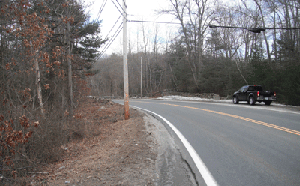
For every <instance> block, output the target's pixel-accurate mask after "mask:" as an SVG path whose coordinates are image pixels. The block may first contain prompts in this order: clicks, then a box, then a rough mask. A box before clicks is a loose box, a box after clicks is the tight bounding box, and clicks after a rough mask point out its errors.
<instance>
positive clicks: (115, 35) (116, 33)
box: [99, 23, 123, 58]
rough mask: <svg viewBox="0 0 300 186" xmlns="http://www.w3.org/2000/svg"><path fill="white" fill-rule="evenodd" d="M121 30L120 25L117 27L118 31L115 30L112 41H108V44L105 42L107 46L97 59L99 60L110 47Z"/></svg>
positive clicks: (121, 25)
mask: <svg viewBox="0 0 300 186" xmlns="http://www.w3.org/2000/svg"><path fill="white" fill-rule="evenodd" d="M122 29H123V24H122V23H121V24H120V25H119V27H118V29H117V30H116V32H115V33H114V35H113V36H112V39H110V40H109V42H107V44H106V45H105V46H104V48H103V50H102V51H101V52H100V55H99V58H101V57H102V55H103V54H104V53H105V52H106V50H107V49H108V48H109V47H110V46H111V45H112V43H113V42H114V41H115V39H116V38H117V37H118V36H119V34H120V32H121V30H122Z"/></svg>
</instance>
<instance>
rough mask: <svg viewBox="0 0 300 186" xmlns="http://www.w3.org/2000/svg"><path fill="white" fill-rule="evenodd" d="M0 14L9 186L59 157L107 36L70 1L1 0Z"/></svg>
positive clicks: (0, 133) (1, 171) (1, 141)
mask: <svg viewBox="0 0 300 186" xmlns="http://www.w3.org/2000/svg"><path fill="white" fill-rule="evenodd" d="M0 11H1V14H0V36H1V41H0V103H1V106H0V177H1V178H0V182H1V183H6V184H13V183H14V181H13V179H11V178H12V177H18V176H24V175H26V174H27V173H28V172H34V171H36V167H37V166H40V165H42V164H43V163H48V162H53V161H56V160H58V159H59V156H60V155H61V151H62V150H63V149H61V148H60V146H61V144H63V143H65V142H66V141H67V140H68V139H69V138H70V135H69V133H70V130H71V128H72V130H76V125H74V122H73V121H72V118H73V109H74V107H76V105H78V104H79V101H80V99H81V97H84V96H87V95H89V91H90V89H89V88H87V86H86V81H85V76H87V75H90V72H89V69H90V68H91V66H92V64H93V62H94V59H95V58H96V57H97V53H98V52H97V48H99V47H100V45H101V44H103V43H104V42H105V40H102V39H101V38H100V36H99V33H100V22H98V21H91V20H90V19H89V17H88V15H87V14H85V11H84V7H83V5H82V4H80V3H79V2H78V1H75V0H71V1H70V0H69V1H64V0H13V1H12V0H1V1H0ZM70 126H71V128H70ZM17 183H18V184H20V183H19V182H17Z"/></svg>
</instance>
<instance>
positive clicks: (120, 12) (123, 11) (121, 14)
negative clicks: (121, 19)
mask: <svg viewBox="0 0 300 186" xmlns="http://www.w3.org/2000/svg"><path fill="white" fill-rule="evenodd" d="M111 2H113V4H114V5H115V7H116V8H117V9H118V11H119V12H120V14H121V15H123V14H124V13H125V12H124V9H123V8H122V7H121V9H122V10H123V12H122V11H121V10H120V9H119V8H120V7H118V5H116V3H115V2H114V1H113V0H111ZM118 3H119V2H118Z"/></svg>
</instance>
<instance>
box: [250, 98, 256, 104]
mask: <svg viewBox="0 0 300 186" xmlns="http://www.w3.org/2000/svg"><path fill="white" fill-rule="evenodd" d="M249 103H250V105H255V99H254V98H253V97H250V98H249Z"/></svg>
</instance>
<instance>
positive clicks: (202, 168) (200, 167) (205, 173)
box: [133, 106, 218, 186]
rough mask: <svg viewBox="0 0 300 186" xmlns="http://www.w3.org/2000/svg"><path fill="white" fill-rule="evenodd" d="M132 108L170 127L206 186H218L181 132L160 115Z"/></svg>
mask: <svg viewBox="0 0 300 186" xmlns="http://www.w3.org/2000/svg"><path fill="white" fill-rule="evenodd" d="M133 108H137V109H140V110H144V111H146V112H149V113H151V114H154V115H156V116H158V117H159V118H161V119H162V120H163V121H164V122H166V123H167V124H168V125H169V126H170V127H171V129H172V130H173V131H174V132H175V134H176V135H177V136H178V137H179V139H180V140H181V142H182V143H183V145H184V146H185V148H186V149H187V151H188V153H189V154H190V156H191V157H192V159H193V161H194V162H195V164H196V167H197V168H198V170H199V172H200V174H201V175H202V177H203V179H204V181H205V183H206V185H208V186H217V185H218V184H217V182H216V180H215V179H214V178H213V176H212V175H211V173H210V172H209V170H208V169H207V167H206V166H205V164H204V163H203V161H202V159H201V158H200V157H199V155H198V154H197V152H196V151H195V149H194V148H193V147H192V145H191V144H190V143H189V142H188V140H187V139H186V138H185V137H184V136H183V135H182V134H181V132H180V131H179V130H178V129H177V128H176V127H175V126H174V125H173V124H172V123H171V122H169V121H168V120H167V119H166V118H164V117H162V116H161V115H159V114H156V113H155V112H151V111H150V110H147V109H142V108H139V107H136V106H134V107H133Z"/></svg>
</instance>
